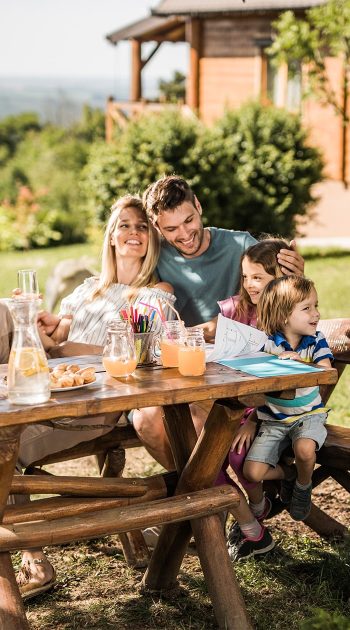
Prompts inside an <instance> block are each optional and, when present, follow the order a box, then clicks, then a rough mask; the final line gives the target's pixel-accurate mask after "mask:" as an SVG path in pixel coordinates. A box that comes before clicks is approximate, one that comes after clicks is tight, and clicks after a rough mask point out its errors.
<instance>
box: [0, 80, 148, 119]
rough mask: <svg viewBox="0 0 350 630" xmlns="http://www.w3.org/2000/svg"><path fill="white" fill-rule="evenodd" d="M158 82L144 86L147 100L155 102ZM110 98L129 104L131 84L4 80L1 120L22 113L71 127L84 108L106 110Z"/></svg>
mask: <svg viewBox="0 0 350 630" xmlns="http://www.w3.org/2000/svg"><path fill="white" fill-rule="evenodd" d="M157 86H158V79H151V80H149V81H148V82H147V84H146V85H145V86H144V96H145V98H155V97H156V96H157V93H158V87H157ZM109 96H113V97H114V98H115V100H128V98H129V82H128V80H127V79H126V78H124V79H120V80H118V81H116V80H113V79H111V80H109V79H100V78H96V79H90V78H88V79H86V78H56V77H53V78H49V77H47V78H46V77H33V78H30V77H0V119H1V118H4V117H5V116H10V115H16V114H20V113H22V112H27V111H34V112H37V113H38V115H39V117H40V120H41V121H42V122H52V123H54V124H57V125H63V126H66V125H69V124H71V123H72V122H74V121H75V120H78V119H79V118H80V114H81V109H82V107H83V105H84V104H87V105H90V106H91V107H97V108H100V109H105V106H106V101H107V98H108V97H109Z"/></svg>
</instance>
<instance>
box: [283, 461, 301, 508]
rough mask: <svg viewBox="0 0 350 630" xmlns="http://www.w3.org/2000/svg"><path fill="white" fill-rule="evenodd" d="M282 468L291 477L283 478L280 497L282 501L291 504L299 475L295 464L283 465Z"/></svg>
mask: <svg viewBox="0 0 350 630" xmlns="http://www.w3.org/2000/svg"><path fill="white" fill-rule="evenodd" d="M281 465H282V464H281ZM282 468H283V470H284V471H285V474H287V475H288V477H289V479H282V480H281V485H280V499H281V501H282V503H285V504H286V505H289V504H290V502H291V500H292V495H293V489H294V484H295V480H296V477H297V469H296V466H295V464H292V465H290V466H286V465H282Z"/></svg>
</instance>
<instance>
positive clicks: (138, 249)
mask: <svg viewBox="0 0 350 630" xmlns="http://www.w3.org/2000/svg"><path fill="white" fill-rule="evenodd" d="M111 210H112V214H111V216H110V219H109V221H108V224H107V227H106V231H105V236H104V242H103V248H102V265H101V274H100V276H99V277H91V278H87V280H85V282H84V283H83V284H81V285H80V286H79V287H77V288H76V289H75V291H73V293H72V294H71V295H69V296H68V297H66V298H64V299H63V300H62V303H61V308H60V313H59V315H58V316H57V315H52V314H50V313H42V314H41V317H40V320H39V327H40V331H41V336H42V341H43V343H44V346H45V349H46V350H47V351H49V353H50V355H51V356H72V355H77V354H92V353H97V354H99V353H100V352H101V347H102V346H104V344H105V342H106V335H107V326H108V323H109V322H110V320H111V319H115V318H116V317H118V313H119V311H120V310H121V309H123V308H125V307H126V305H127V302H128V301H130V299H131V300H132V302H133V304H134V305H135V306H136V307H137V304H138V303H139V302H146V303H147V304H150V305H151V306H154V307H157V302H158V300H159V299H160V300H162V301H163V304H164V305H165V306H164V311H165V312H164V314H165V316H166V318H167V319H172V311H171V309H170V308H169V307H168V306H167V305H166V302H168V303H170V304H171V305H172V304H173V303H174V301H175V297H174V295H173V288H172V286H171V285H170V284H168V283H167V282H157V279H156V276H155V268H156V265H157V261H158V257H159V251H160V241H159V235H158V233H157V231H156V230H155V228H154V227H153V226H152V225H151V224H150V222H149V220H148V218H147V216H146V214H145V212H144V210H143V207H142V201H141V199H140V198H139V197H133V196H131V195H125V196H124V197H121V198H120V199H118V201H117V202H116V203H115V204H114V205H113V206H112V208H111ZM155 321H157V319H156V320H155ZM158 321H159V320H158ZM159 323H160V322H159ZM86 344H88V345H89V347H86Z"/></svg>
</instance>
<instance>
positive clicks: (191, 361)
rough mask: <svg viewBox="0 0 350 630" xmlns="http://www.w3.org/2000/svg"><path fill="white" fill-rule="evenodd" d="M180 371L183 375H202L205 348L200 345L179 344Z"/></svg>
mask: <svg viewBox="0 0 350 630" xmlns="http://www.w3.org/2000/svg"><path fill="white" fill-rule="evenodd" d="M179 372H180V374H182V376H201V375H202V374H204V372H205V350H204V348H201V347H199V346H197V347H196V346H179Z"/></svg>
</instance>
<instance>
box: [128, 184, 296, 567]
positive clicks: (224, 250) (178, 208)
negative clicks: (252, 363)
mask: <svg viewBox="0 0 350 630" xmlns="http://www.w3.org/2000/svg"><path fill="white" fill-rule="evenodd" d="M143 204H144V206H145V209H146V212H147V214H148V216H149V218H150V220H151V221H152V223H153V224H154V226H155V227H156V228H157V230H158V231H159V232H160V234H161V236H162V237H163V242H162V249H161V255H160V259H159V262H158V267H157V270H158V273H159V277H160V279H161V280H164V281H167V282H170V283H171V284H172V286H173V287H174V293H175V295H176V298H177V302H176V305H177V309H178V311H179V313H180V316H181V318H182V319H183V320H184V322H185V324H186V326H195V325H201V326H202V327H203V328H204V333H205V337H206V339H207V340H210V339H213V338H214V336H215V329H216V316H217V314H218V312H219V307H218V304H217V302H218V300H223V299H225V298H227V297H229V296H231V295H234V294H236V293H237V291H238V288H239V275H240V260H241V256H242V254H243V253H244V251H245V250H246V249H247V248H248V247H249V246H250V245H253V244H254V243H255V242H256V240H255V239H254V238H253V237H252V236H251V235H250V234H249V233H248V232H239V231H234V230H225V229H220V228H214V227H210V228H209V227H204V226H203V222H202V207H201V204H200V202H199V201H198V199H197V197H196V196H195V194H194V192H193V191H192V190H191V188H190V186H189V185H188V183H187V182H186V181H185V180H184V179H183V178H181V177H178V176H176V175H171V176H167V177H162V178H161V179H159V180H158V181H157V182H155V183H154V184H151V186H149V187H148V188H147V190H146V191H145V193H144V195H143ZM278 259H279V262H280V264H281V267H282V270H283V272H284V273H286V274H290V273H296V274H298V275H300V274H303V270H304V260H303V258H302V257H301V256H300V254H298V252H296V251H295V250H294V251H289V250H281V251H280V253H279V255H278ZM210 406H211V405H209V406H208V408H204V409H201V408H198V406H196V409H195V408H194V407H193V408H192V415H193V421H194V424H195V427H196V431H197V433H198V434H199V433H200V431H201V429H202V427H203V424H204V422H205V418H206V416H207V413H208V411H209V409H210ZM133 424H134V427H135V430H136V431H137V433H138V435H139V437H140V439H141V441H142V442H143V444H144V446H145V447H146V448H147V450H148V451H149V452H150V453H151V455H152V456H153V457H154V458H155V459H156V460H157V461H158V462H160V463H161V464H162V466H164V467H165V468H167V469H168V470H171V469H174V462H173V458H172V452H171V449H170V445H169V442H168V439H167V436H166V433H165V430H164V423H163V419H162V411H161V409H160V408H159V407H148V408H146V409H142V410H135V411H134V416H133ZM245 508H247V510H248V512H246V514H247V513H248V514H249V513H250V516H251V518H250V519H249V517H248V518H247V517H246V514H245V516H243V514H240V513H238V514H236V515H235V516H236V518H237V520H238V521H239V523H240V526H241V529H242V531H243V532H244V533H245V534H246V535H248V534H247V532H250V533H251V534H252V535H251V538H252V541H251V540H250V539H249V542H248V548H247V546H244V548H242V547H241V548H240V551H239V552H238V556H239V557H240V558H242V557H248V556H249V555H254V554H255V553H259V554H261V553H266V552H267V551H269V550H270V549H271V548H272V547H273V542H272V539H271V536H270V534H269V533H268V532H267V530H266V531H265V530H264V528H262V529H261V530H260V531H259V534H258V531H257V528H258V526H257V523H256V520H255V519H254V517H253V515H252V514H251V512H250V511H249V508H248V506H247V504H246V502H245V501H244V499H241V506H240V510H242V511H243V512H244V510H245ZM263 509H264V508H263ZM242 522H243V526H242ZM245 525H248V529H246V531H245ZM251 527H253V529H251ZM254 528H255V532H254V535H255V538H254V535H253V533H252V532H253V530H254ZM144 534H145V538H146V541H149V542H152V538H153V542H154V539H155V538H156V536H154V534H157V532H156V531H154V528H148V530H146V531H145V532H144ZM260 537H263V539H262V538H260ZM238 556H237V554H236V553H234V557H236V558H237V557H238Z"/></svg>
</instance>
